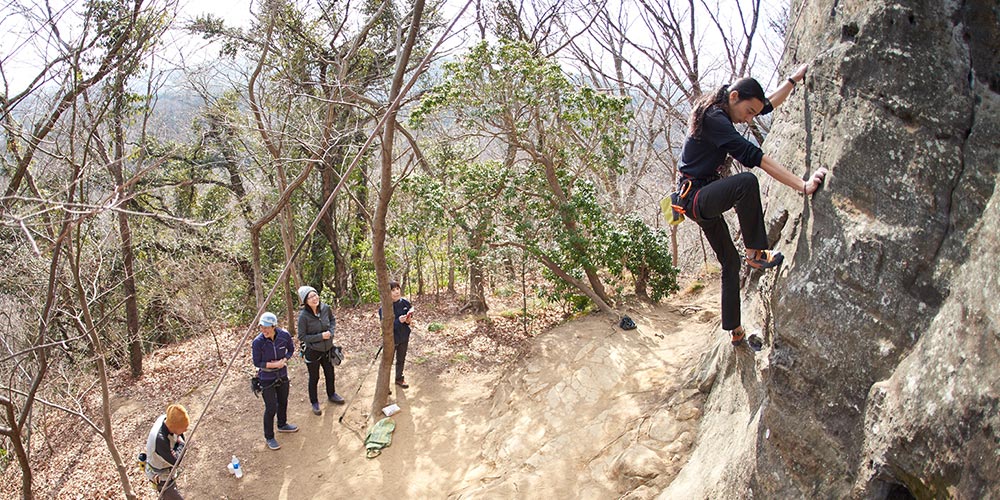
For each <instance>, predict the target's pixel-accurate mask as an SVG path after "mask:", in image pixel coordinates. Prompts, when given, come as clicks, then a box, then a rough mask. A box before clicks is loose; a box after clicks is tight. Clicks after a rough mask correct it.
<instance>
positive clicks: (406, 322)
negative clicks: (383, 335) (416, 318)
mask: <svg viewBox="0 0 1000 500" xmlns="http://www.w3.org/2000/svg"><path fill="white" fill-rule="evenodd" d="M389 290H390V292H391V293H392V316H393V318H395V319H394V320H393V322H392V342H393V344H395V346H396V349H395V350H396V385H398V386H399V387H401V388H403V389H406V388H408V387H410V385H409V384H407V383H406V379H405V378H404V377H403V368H404V367H405V365H406V348H407V347H408V346H409V344H410V325H412V324H413V306H412V305H411V304H410V301H408V300H406V299H404V298H403V291H402V289H401V288H400V286H399V282H398V281H395V280H393V281H390V282H389ZM378 317H379V319H381V318H382V308H381V307H379V309H378Z"/></svg>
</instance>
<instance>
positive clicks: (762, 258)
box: [747, 250, 785, 269]
mask: <svg viewBox="0 0 1000 500" xmlns="http://www.w3.org/2000/svg"><path fill="white" fill-rule="evenodd" d="M751 252H753V253H751V254H750V255H747V265H748V266H750V267H752V268H754V269H770V268H772V267H774V266H777V265H778V264H781V261H783V260H785V256H784V255H781V252H775V251H774V250H751Z"/></svg>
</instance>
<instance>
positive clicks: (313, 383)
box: [298, 286, 344, 415]
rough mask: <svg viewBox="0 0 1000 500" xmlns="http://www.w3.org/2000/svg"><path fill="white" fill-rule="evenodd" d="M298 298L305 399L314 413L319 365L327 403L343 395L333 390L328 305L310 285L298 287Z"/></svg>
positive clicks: (340, 401)
mask: <svg viewBox="0 0 1000 500" xmlns="http://www.w3.org/2000/svg"><path fill="white" fill-rule="evenodd" d="M299 301H300V302H301V304H302V309H301V310H300V311H299V322H298V334H299V340H300V341H302V344H303V345H304V347H305V348H304V349H303V356H304V357H305V360H306V367H307V368H308V369H309V402H310V403H312V411H313V413H315V414H316V415H322V414H323V411H322V410H320V409H319V396H318V395H317V390H316V387H317V385H318V384H319V368H320V367H321V366H322V367H323V376H324V378H325V379H326V397H327V399H328V400H329V401H330V402H331V403H336V404H344V398H342V397H340V395H339V394H337V390H336V386H335V382H336V374H335V373H334V371H333V363H332V362H331V361H330V356H331V355H332V354H333V331H334V327H335V326H336V319H335V318H334V317H333V310H331V309H330V306H328V305H326V304H322V303H320V301H319V293H317V292H316V289H315V288H313V287H311V286H303V287H299Z"/></svg>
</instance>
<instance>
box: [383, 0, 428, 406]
mask: <svg viewBox="0 0 1000 500" xmlns="http://www.w3.org/2000/svg"><path fill="white" fill-rule="evenodd" d="M423 13H424V0H416V1H415V2H414V3H413V10H412V11H411V12H410V26H409V28H408V29H407V32H406V39H405V41H403V43H402V45H401V46H400V47H398V48H397V51H396V72H395V74H393V77H392V84H391V86H390V88H389V96H388V97H389V105H388V107H387V108H386V119H385V120H384V123H385V125H384V126H383V129H382V149H381V155H380V176H379V195H378V201H377V202H376V205H375V218H374V219H373V221H372V257H373V258H374V260H375V275H376V278H377V279H378V290H379V297H380V298H381V307H382V311H385V312H386V314H383V315H382V361H381V362H380V363H379V370H378V379H377V380H376V383H375V395H374V396H373V397H372V407H371V413H369V414H370V415H378V413H379V411H380V410H381V408H382V407H383V406H385V403H386V400H387V399H388V397H389V380H390V372H391V370H392V361H393V359H395V358H394V353H395V351H396V347H395V343H394V342H393V331H392V325H393V320H394V319H395V318H394V317H393V315H392V314H391V312H390V311H392V293H390V290H389V266H388V264H387V262H386V259H385V235H386V215H387V213H388V210H389V201H390V200H391V199H392V193H393V191H394V190H395V184H394V183H395V180H394V179H393V173H392V170H393V169H392V167H393V162H394V161H395V158H394V157H393V153H392V150H393V144H394V142H395V135H396V127H395V123H396V114H397V112H398V108H397V106H398V101H399V99H400V95H401V91H402V89H403V83H404V77H405V76H406V69H407V67H408V65H409V64H410V55H411V54H412V53H413V48H414V46H415V45H416V43H417V35H418V34H419V33H420V19H421V17H422V16H423Z"/></svg>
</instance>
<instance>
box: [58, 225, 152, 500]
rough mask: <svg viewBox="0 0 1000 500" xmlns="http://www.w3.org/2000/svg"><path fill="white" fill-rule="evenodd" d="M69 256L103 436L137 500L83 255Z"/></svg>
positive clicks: (127, 492)
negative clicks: (121, 447) (83, 276)
mask: <svg viewBox="0 0 1000 500" xmlns="http://www.w3.org/2000/svg"><path fill="white" fill-rule="evenodd" d="M66 252H67V254H70V255H67V257H68V258H67V260H68V261H69V262H70V266H69V267H70V270H71V271H72V273H73V283H74V285H75V288H76V290H75V292H76V298H77V300H78V301H79V303H80V311H81V312H82V313H83V319H82V321H83V325H82V326H83V327H84V328H85V329H86V333H87V334H88V336H89V338H90V342H91V343H92V344H93V349H94V353H95V354H96V356H95V357H94V361H95V363H96V364H97V377H98V380H99V381H100V386H101V422H102V425H103V429H101V431H100V434H101V437H103V438H104V443H105V444H106V445H107V447H108V452H110V453H111V460H113V461H114V463H115V469H116V470H117V471H118V480H119V481H121V484H122V489H124V490H125V491H124V493H125V498H128V499H129V500H134V499H135V498H136V496H135V493H134V492H133V491H132V483H131V481H129V478H128V473H127V472H126V470H125V464H124V463H123V462H122V458H121V453H119V452H118V446H117V445H116V444H115V436H114V432H113V429H114V428H113V427H112V424H111V390H110V388H109V386H108V367H107V363H106V361H105V359H104V358H105V356H106V355H107V354H106V353H105V352H104V343H103V342H101V336H100V335H98V333H97V327H96V326H95V324H94V318H93V317H92V316H91V314H90V304H89V303H88V301H87V295H86V292H85V288H84V287H83V282H82V281H81V280H80V261H79V252H77V254H76V255H77V257H74V256H73V255H72V253H73V251H72V247H71V246H68V245H67V246H66Z"/></svg>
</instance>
